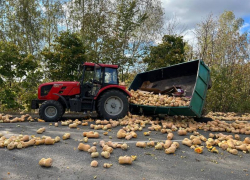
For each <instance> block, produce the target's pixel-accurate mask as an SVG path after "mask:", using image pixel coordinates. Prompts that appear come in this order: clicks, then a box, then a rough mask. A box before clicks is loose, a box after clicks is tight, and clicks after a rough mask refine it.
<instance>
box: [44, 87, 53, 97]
mask: <svg viewBox="0 0 250 180" xmlns="http://www.w3.org/2000/svg"><path fill="white" fill-rule="evenodd" d="M52 86H53V85H47V86H43V87H42V88H41V96H46V95H47V94H48V93H49V91H50V90H51V88H52Z"/></svg>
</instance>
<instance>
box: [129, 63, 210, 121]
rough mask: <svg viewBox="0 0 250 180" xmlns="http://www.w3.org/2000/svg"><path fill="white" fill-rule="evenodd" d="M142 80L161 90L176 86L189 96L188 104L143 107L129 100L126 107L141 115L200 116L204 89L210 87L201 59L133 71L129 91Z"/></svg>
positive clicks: (204, 95) (207, 73)
mask: <svg viewBox="0 0 250 180" xmlns="http://www.w3.org/2000/svg"><path fill="white" fill-rule="evenodd" d="M145 81H150V82H151V83H153V87H152V88H156V89H159V90H161V91H163V90H165V89H167V88H170V87H173V86H179V87H181V88H182V89H184V90H186V96H188V97H191V101H190V104H189V106H179V107H166V106H146V105H137V104H131V103H130V109H131V110H132V112H133V111H137V112H138V113H142V114H145V115H157V114H167V115H171V116H172V115H184V116H195V117H201V115H202V109H203V106H204V103H205V98H206V95H207V90H208V88H209V86H210V70H209V68H208V67H207V66H206V65H205V63H204V62H203V61H202V60H194V61H190V62H185V63H181V64H177V65H173V66H169V67H165V68H161V69H157V70H153V71H147V72H144V73H140V74H137V75H136V77H135V78H134V80H133V82H132V83H131V85H130V87H129V90H132V89H133V90H135V91H136V90H138V89H139V88H141V86H142V84H143V83H144V82H145Z"/></svg>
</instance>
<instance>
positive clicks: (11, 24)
mask: <svg viewBox="0 0 250 180" xmlns="http://www.w3.org/2000/svg"><path fill="white" fill-rule="evenodd" d="M0 4H1V6H0V17H1V18H0V111H9V110H13V111H22V110H30V109H29V108H30V101H31V99H35V98H36V97H37V87H38V86H39V84H41V83H43V82H48V81H58V80H63V81H66V80H70V81H71V80H78V77H77V67H78V64H82V63H83V62H86V61H91V62H96V63H109V64H119V65H120V68H119V76H120V79H121V80H122V81H125V82H126V83H127V84H129V83H130V82H131V81H132V80H133V77H134V75H136V74H137V73H139V72H142V71H145V70H152V69H155V68H159V67H165V66H169V65H173V64H176V63H181V62H184V61H189V60H192V59H203V60H204V61H205V63H206V64H207V65H208V66H209V67H210V69H211V74H212V81H213V88H212V89H211V90H210V91H209V94H208V98H207V105H206V110H208V111H209V110H213V111H237V112H244V111H247V110H248V109H249V107H248V105H247V103H248V101H250V99H248V94H249V90H248V86H249V83H248V82H249V81H248V75H247V73H248V71H249V67H248V66H249V65H248V59H249V37H248V34H247V33H242V32H241V27H242V26H243V20H242V19H241V18H239V19H237V18H236V17H235V15H234V13H233V12H231V11H225V12H224V13H223V14H221V15H220V16H219V17H214V16H213V15H209V16H208V17H207V18H206V19H205V20H203V21H201V22H200V23H199V24H198V25H197V27H196V29H195V31H194V34H195V38H196V40H197V43H196V44H195V46H191V45H190V44H189V43H188V42H185V41H184V39H183V36H182V34H181V33H178V28H177V27H176V26H175V23H176V21H169V22H167V23H165V24H164V10H163V7H162V5H161V1H160V0H116V1H113V0H94V1H93V0H64V1H62V0H41V1H35V0H21V1H20V0H5V1H1V0H0ZM159 39H162V41H161V43H159V44H156V43H155V42H156V41H157V40H159ZM239 72H240V73H239ZM243 99H244V103H242V102H241V101H242V100H243Z"/></svg>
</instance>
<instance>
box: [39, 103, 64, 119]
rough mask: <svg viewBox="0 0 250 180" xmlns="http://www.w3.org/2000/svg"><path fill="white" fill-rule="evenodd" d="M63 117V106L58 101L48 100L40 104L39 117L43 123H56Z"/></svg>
mask: <svg viewBox="0 0 250 180" xmlns="http://www.w3.org/2000/svg"><path fill="white" fill-rule="evenodd" d="M62 115H63V106H62V105H61V103H59V102H58V101H54V100H49V101H45V102H43V103H42V105H41V106H40V108H39V116H40V118H41V119H43V120H44V121H47V122H50V121H58V120H59V119H60V118H61V117H62Z"/></svg>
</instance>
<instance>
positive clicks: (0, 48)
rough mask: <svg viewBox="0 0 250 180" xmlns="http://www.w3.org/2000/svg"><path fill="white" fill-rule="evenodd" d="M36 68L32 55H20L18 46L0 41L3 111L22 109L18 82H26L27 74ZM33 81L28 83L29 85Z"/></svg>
mask: <svg viewBox="0 0 250 180" xmlns="http://www.w3.org/2000/svg"><path fill="white" fill-rule="evenodd" d="M37 67H38V64H37V62H36V61H35V59H34V56H33V55H30V54H25V53H21V51H20V49H19V47H18V46H16V45H15V44H13V43H10V42H7V43H6V42H3V41H0V104H1V110H3V109H19V108H23V107H22V103H21V102H20V99H19V98H20V96H21V93H20V91H21V90H22V89H21V87H20V84H19V83H18V80H23V82H25V81H27V80H28V79H27V78H28V77H29V74H31V73H32V72H34V71H35V69H36V68H37ZM33 82H35V81H29V82H28V83H29V84H30V85H31V84H32V83H33Z"/></svg>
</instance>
